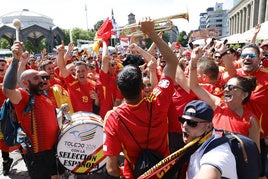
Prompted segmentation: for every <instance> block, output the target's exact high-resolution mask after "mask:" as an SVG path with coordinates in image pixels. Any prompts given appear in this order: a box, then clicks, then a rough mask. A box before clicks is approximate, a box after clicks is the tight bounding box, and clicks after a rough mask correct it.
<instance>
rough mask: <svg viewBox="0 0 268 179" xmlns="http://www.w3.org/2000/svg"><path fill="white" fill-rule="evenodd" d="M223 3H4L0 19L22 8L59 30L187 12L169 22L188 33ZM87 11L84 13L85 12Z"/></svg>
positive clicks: (226, 0)
mask: <svg viewBox="0 0 268 179" xmlns="http://www.w3.org/2000/svg"><path fill="white" fill-rule="evenodd" d="M216 2H218V3H223V9H227V10H228V9H231V8H232V7H233V1H232V0H95V1H93V0H8V1H5V3H2V5H1V7H0V16H3V15H5V14H7V13H10V12H14V11H21V10H22V9H29V10H30V11H33V12H36V13H40V14H43V15H46V16H48V17H50V18H52V19H53V22H54V24H55V25H57V26H58V27H60V28H63V29H72V28H75V27H79V28H81V29H85V30H86V29H92V28H93V26H94V24H96V22H98V21H100V20H104V19H106V18H107V17H111V12H112V9H113V12H114V18H115V20H116V22H117V24H118V25H119V26H124V25H126V24H127V23H128V15H129V14H130V13H133V14H134V15H135V17H136V20H137V21H139V20H141V19H142V17H147V16H150V17H151V18H152V19H157V18H162V17H167V16H171V15H175V14H182V13H185V12H187V11H188V13H189V16H190V20H189V22H187V21H186V20H185V19H176V20H173V23H174V24H175V25H177V27H178V28H179V30H180V31H182V30H184V31H186V32H189V31H190V30H195V29H197V28H198V25H199V14H200V13H202V12H206V10H207V8H208V7H214V6H215V4H216ZM85 9H87V10H85Z"/></svg>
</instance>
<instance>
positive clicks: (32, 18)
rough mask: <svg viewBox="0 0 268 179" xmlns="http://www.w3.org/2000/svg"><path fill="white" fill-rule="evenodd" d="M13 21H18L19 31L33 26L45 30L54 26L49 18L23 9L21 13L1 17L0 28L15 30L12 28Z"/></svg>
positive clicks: (11, 13)
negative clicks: (6, 27)
mask: <svg viewBox="0 0 268 179" xmlns="http://www.w3.org/2000/svg"><path fill="white" fill-rule="evenodd" d="M14 19H19V20H20V22H21V29H25V28H27V27H29V26H32V25H35V24H36V25H38V26H40V27H43V28H45V29H47V30H49V29H50V28H52V27H54V26H55V24H54V23H53V20H52V19H51V18H50V17H47V16H45V15H42V14H39V13H36V12H32V11H29V10H28V9H23V10H22V11H15V12H10V13H7V14H5V15H3V16H1V17H0V27H1V26H3V25H7V26H9V27H12V28H15V27H14V26H13V20H14Z"/></svg>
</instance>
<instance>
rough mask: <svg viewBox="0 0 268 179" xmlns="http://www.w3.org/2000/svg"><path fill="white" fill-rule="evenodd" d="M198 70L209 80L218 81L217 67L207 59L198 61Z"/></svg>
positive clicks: (212, 61)
mask: <svg viewBox="0 0 268 179" xmlns="http://www.w3.org/2000/svg"><path fill="white" fill-rule="evenodd" d="M198 69H199V70H200V71H202V72H203V73H204V74H206V75H207V76H208V77H209V79H210V80H213V81H215V80H218V75H219V66H218V65H217V64H216V62H215V61H214V60H212V59H211V58H209V57H202V58H200V60H199V61H198Z"/></svg>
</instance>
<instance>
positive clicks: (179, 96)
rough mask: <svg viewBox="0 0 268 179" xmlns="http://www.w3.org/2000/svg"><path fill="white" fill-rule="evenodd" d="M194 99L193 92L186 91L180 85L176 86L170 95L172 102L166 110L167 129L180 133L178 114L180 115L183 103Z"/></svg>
mask: <svg viewBox="0 0 268 179" xmlns="http://www.w3.org/2000/svg"><path fill="white" fill-rule="evenodd" d="M194 99H196V96H195V94H193V93H192V92H191V93H187V92H186V91H185V90H184V89H183V88H181V87H180V86H178V87H176V88H175V90H174V94H173V95H172V102H171V104H170V106H169V110H168V131H169V132H178V133H181V125H180V122H179V116H181V115H182V113H183V110H184V107H185V105H186V104H187V103H188V102H190V101H192V100H194Z"/></svg>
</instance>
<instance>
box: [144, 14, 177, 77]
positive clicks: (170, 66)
mask: <svg viewBox="0 0 268 179" xmlns="http://www.w3.org/2000/svg"><path fill="white" fill-rule="evenodd" d="M140 24H141V30H142V31H143V32H144V33H145V34H147V35H148V36H149V37H150V38H151V39H152V40H153V41H154V43H155V44H156V46H157V47H158V48H159V50H160V52H161V54H162V55H163V57H164V58H165V59H166V66H165V68H164V69H163V72H162V75H164V76H169V77H170V78H171V79H172V80H173V81H174V79H175V73H176V68H177V64H178V59H177V57H176V55H175V54H174V53H173V52H172V50H171V49H170V48H169V46H168V45H167V43H166V42H165V41H163V40H162V39H161V38H160V37H159V36H158V35H157V34H156V32H155V31H154V22H153V21H152V20H151V19H150V18H145V19H144V20H143V21H141V22H140Z"/></svg>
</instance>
